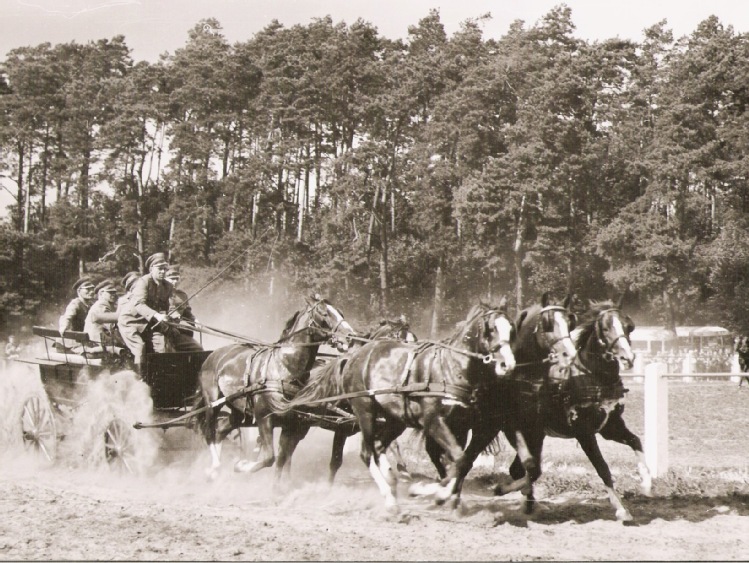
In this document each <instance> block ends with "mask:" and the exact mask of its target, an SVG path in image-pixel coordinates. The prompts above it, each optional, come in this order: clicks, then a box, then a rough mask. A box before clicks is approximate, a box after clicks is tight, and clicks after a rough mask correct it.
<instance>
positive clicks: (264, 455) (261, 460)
mask: <svg viewBox="0 0 749 563" xmlns="http://www.w3.org/2000/svg"><path fill="white" fill-rule="evenodd" d="M257 421H258V422H257V430H258V435H259V438H258V439H259V440H260V452H259V453H258V457H257V461H249V460H247V459H240V460H239V461H237V463H235V464H234V471H236V472H237V473H255V472H256V471H260V470H261V469H265V468H266V467H270V466H271V465H273V463H274V462H275V461H276V456H275V453H274V451H273V419H272V417H271V416H258V417H257Z"/></svg>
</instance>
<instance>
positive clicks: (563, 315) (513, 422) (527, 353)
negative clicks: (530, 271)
mask: <svg viewBox="0 0 749 563" xmlns="http://www.w3.org/2000/svg"><path fill="white" fill-rule="evenodd" d="M569 304H570V298H569V297H568V298H567V299H566V300H565V301H564V303H563V304H561V305H559V304H556V303H554V302H552V300H551V297H550V295H549V294H548V293H546V294H544V295H543V296H542V298H541V303H540V304H534V305H532V306H530V307H528V308H526V309H524V310H523V311H521V312H520V314H519V315H518V316H517V318H516V321H515V327H516V331H517V336H515V338H514V339H513V340H512V353H513V355H514V359H515V362H516V365H515V368H514V369H513V370H512V371H511V372H510V373H509V374H508V376H507V377H504V378H501V379H499V380H496V381H493V382H491V384H486V385H484V387H483V389H482V392H481V393H478V394H477V396H476V402H475V408H474V410H473V412H461V411H455V412H453V413H451V415H450V417H448V424H449V425H450V428H451V430H453V431H454V432H455V435H456V436H457V437H458V439H459V441H460V443H461V444H465V443H466V441H467V438H468V433H469V431H470V433H471V441H470V442H469V444H468V446H467V447H466V449H465V453H464V456H463V458H462V459H461V460H460V465H459V472H458V480H457V483H456V486H455V488H454V491H453V494H454V496H453V506H454V507H457V506H458V504H459V502H460V492H461V487H462V483H463V480H464V479H465V476H466V475H467V474H468V472H469V471H470V469H471V467H472V466H473V462H474V461H475V460H476V458H477V457H478V455H479V454H480V453H481V452H483V451H484V450H486V449H487V448H488V447H489V446H490V445H491V444H492V442H493V441H495V440H496V439H497V436H498V434H499V432H500V431H503V432H504V433H505V435H506V436H507V439H508V440H509V441H510V443H511V444H512V445H513V447H515V449H516V450H517V451H518V454H519V456H520V459H521V460H522V461H521V467H524V468H526V469H527V470H528V473H530V474H536V472H537V467H538V466H539V461H537V459H538V458H539V457H540V454H541V449H540V444H539V445H538V446H536V444H535V442H534V441H533V440H532V439H531V440H529V439H527V438H526V433H527V434H528V436H529V437H530V438H533V437H534V436H535V433H534V432H533V429H534V423H536V421H537V418H538V412H537V406H538V404H537V401H536V400H534V394H535V393H537V390H538V389H540V387H541V384H542V382H543V381H544V379H545V377H546V376H547V374H548V371H549V369H550V367H551V365H552V363H555V364H557V365H559V366H561V367H563V368H569V366H570V365H571V364H572V362H573V360H574V358H575V355H576V353H577V352H576V350H575V347H574V345H573V343H572V339H571V337H570V330H571V327H574V322H573V315H572V314H571V312H570V310H569ZM426 450H427V453H428V455H429V457H430V459H431V460H432V463H434V466H435V467H436V468H437V472H438V474H439V476H440V478H441V479H442V480H443V482H444V480H445V478H446V477H447V475H448V473H447V470H446V468H445V464H444V462H443V455H444V448H442V447H441V446H440V445H439V444H438V443H437V442H436V441H435V440H433V439H431V438H430V437H429V436H427V437H426ZM529 486H530V481H528V480H522V481H518V482H516V483H513V484H512V487H514V489H513V490H518V489H520V488H524V489H525V490H529ZM432 488H433V486H428V485H427V486H425V485H422V484H416V485H414V486H412V487H411V489H410V490H409V492H410V493H411V494H415V495H421V494H431V491H432Z"/></svg>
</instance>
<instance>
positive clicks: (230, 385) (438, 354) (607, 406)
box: [22, 296, 650, 520]
mask: <svg viewBox="0 0 749 563" xmlns="http://www.w3.org/2000/svg"><path fill="white" fill-rule="evenodd" d="M574 323H575V316H574V315H573V314H572V313H571V311H570V310H569V307H568V304H567V303H566V302H565V303H564V304H554V303H552V302H550V301H549V300H548V299H547V297H546V296H544V299H542V301H541V303H540V304H535V305H533V306H531V307H529V308H527V309H525V310H523V311H521V312H520V313H519V314H518V316H517V318H516V320H515V321H514V322H513V321H511V320H510V318H509V316H508V313H507V310H506V306H505V305H503V304H500V305H499V306H496V307H495V306H489V305H486V304H484V303H480V304H479V305H476V306H474V307H473V308H472V309H471V310H470V311H469V313H468V315H467V317H466V319H465V320H464V321H463V322H461V323H459V324H458V327H457V330H456V331H455V333H454V334H453V335H452V336H450V337H448V338H446V339H444V340H441V341H439V342H436V341H424V342H421V343H419V344H414V343H408V342H401V341H400V340H401V337H395V338H393V337H392V336H390V337H388V336H386V337H385V338H379V337H375V338H369V337H367V338H362V337H361V336H360V335H359V334H357V333H356V331H355V330H354V329H353V328H352V327H351V325H350V324H349V323H348V322H347V321H345V319H344V318H343V315H342V314H341V313H340V312H339V311H338V310H337V309H336V308H335V307H334V306H333V305H332V304H330V303H329V302H328V301H327V300H325V299H321V298H319V296H315V297H313V298H312V299H308V300H307V305H306V307H304V308H303V309H301V310H299V311H297V312H296V313H295V314H294V315H293V316H292V317H291V318H290V319H289V320H288V322H287V324H286V326H285V328H284V330H283V332H282V334H281V337H280V338H279V340H278V341H276V342H274V343H269V344H268V343H261V342H256V341H250V340H249V339H247V341H245V342H240V343H237V344H232V345H229V346H224V347H221V348H218V349H217V350H215V351H213V352H200V353H189V352H187V353H173V354H153V355H149V356H148V357H147V364H146V367H145V369H144V370H143V372H144V374H143V377H144V380H145V382H146V383H147V384H148V385H149V386H150V390H151V399H152V401H153V407H154V409H153V410H154V413H156V414H158V416H156V417H154V418H155V420H153V421H149V422H145V423H141V422H137V423H135V424H134V425H130V426H128V425H126V424H124V423H123V422H122V421H119V420H117V419H113V420H111V421H110V422H108V423H107V425H106V426H105V428H104V431H103V432H102V433H101V438H102V440H103V441H104V444H105V447H104V451H105V456H106V459H107V460H108V461H110V462H117V461H122V462H123V464H124V465H127V458H128V455H129V452H128V448H127V433H128V432H130V431H131V430H132V426H134V427H135V428H137V429H139V428H161V429H166V428H170V427H173V426H191V427H195V428H196V429H199V430H200V432H201V434H202V436H203V438H204V439H205V442H206V443H207V445H208V448H209V451H210V454H211V461H212V464H211V466H210V467H209V468H208V470H207V474H208V475H209V477H211V478H214V477H215V476H216V475H217V473H218V470H219V467H220V456H221V444H222V441H223V440H224V439H225V438H226V437H227V436H228V435H229V434H230V433H231V432H232V431H234V430H237V429H241V428H247V427H255V428H257V431H258V435H259V439H258V446H259V453H258V455H257V458H256V459H255V460H253V461H250V460H239V461H238V462H237V463H236V464H235V471H240V472H255V471H258V470H260V469H263V468H266V467H270V466H273V465H275V467H276V476H277V480H280V479H281V477H282V475H283V474H284V472H285V470H287V469H288V465H289V461H290V459H291V456H292V455H293V453H294V450H295V448H296V447H297V445H298V444H299V442H300V441H301V440H302V439H303V438H304V437H305V435H306V434H307V432H308V431H309V429H310V428H311V427H312V426H319V427H323V428H327V429H330V430H333V431H334V432H335V438H334V445H333V454H332V456H331V462H330V469H331V471H330V479H331V480H332V479H333V476H334V475H335V472H336V471H337V469H338V468H339V467H340V464H341V461H342V450H343V443H344V441H345V439H346V438H347V437H348V436H350V435H352V434H354V433H356V432H359V431H361V432H362V459H363V460H364V461H365V463H366V464H367V465H368V468H369V471H370V473H371V474H372V476H373V478H374V480H375V482H376V484H377V486H378V487H379V489H380V491H381V493H382V494H383V496H384V498H385V501H386V506H388V507H389V508H392V509H396V510H397V501H396V483H397V477H395V476H394V473H393V472H392V471H391V467H390V464H389V462H388V460H387V458H386V456H385V455H384V454H385V451H386V450H387V448H388V446H389V445H390V444H392V443H393V442H394V441H395V440H396V439H397V437H398V436H399V435H400V434H401V433H402V432H403V431H404V430H405V429H406V428H408V427H411V428H414V429H416V430H418V431H421V432H423V433H424V435H425V439H426V442H425V445H426V452H427V454H428V455H429V457H430V459H431V460H432V462H433V463H434V465H435V467H436V468H437V471H438V473H439V476H440V479H439V480H438V481H437V482H436V483H434V484H432V485H431V486H424V487H412V490H411V492H412V493H413V494H422V493H423V494H429V495H432V496H433V497H434V498H435V499H436V500H437V501H438V502H444V501H446V500H447V499H448V498H452V499H453V500H454V502H455V505H456V506H457V503H458V502H459V499H460V492H461V487H462V483H463V481H464V480H465V478H466V475H467V474H468V472H469V471H470V470H471V467H472V465H473V462H474V461H475V459H476V458H477V456H478V455H479V454H480V453H482V452H483V451H484V450H485V449H486V448H487V447H488V446H490V444H491V442H492V441H493V440H494V439H496V437H497V435H498V433H499V432H502V433H504V435H505V436H506V437H507V439H508V440H509V442H510V443H511V444H512V446H513V447H514V448H515V450H516V451H517V457H516V459H515V461H514V462H513V464H512V466H511V468H510V475H511V477H512V479H513V482H512V483H510V484H509V485H502V484H500V485H497V487H496V488H495V493H496V494H504V493H506V492H510V491H516V490H522V491H523V493H524V495H525V496H526V503H525V505H526V509H527V510H529V511H530V510H531V509H532V507H533V504H534V498H533V482H534V481H535V480H536V479H537V478H538V477H539V476H540V464H539V463H538V462H539V460H540V457H541V451H542V447H543V441H544V436H545V435H546V433H547V432H552V433H553V434H554V435H557V436H566V437H569V438H575V439H577V440H578V442H579V443H580V444H581V446H582V447H583V449H584V451H585V453H586V454H587V455H588V457H589V459H590V460H591V462H592V463H593V465H594V466H595V468H596V470H597V472H598V474H599V476H600V477H601V479H602V480H603V482H604V485H605V487H606V489H607V491H608V493H609V495H610V498H611V503H612V505H613V506H614V507H615V509H616V514H617V518H619V519H623V520H626V519H629V518H631V516H630V515H629V513H628V512H627V511H626V509H625V508H624V506H623V505H622V503H621V500H620V499H619V497H618V495H617V494H616V493H615V492H614V489H613V480H612V479H611V474H610V471H609V469H608V466H607V464H606V462H605V461H604V460H603V457H602V455H601V453H600V451H599V450H598V446H597V445H596V441H595V435H596V434H597V433H600V434H601V435H602V436H603V437H605V438H607V439H611V440H615V441H618V442H621V443H624V444H627V445H628V446H630V447H631V448H632V449H633V450H634V451H635V452H636V453H637V454H638V459H639V460H640V462H641V463H640V464H639V465H638V468H639V469H640V471H641V475H642V478H643V488H644V489H645V490H647V489H648V488H649V485H650V478H649V475H648V473H647V467H646V466H645V465H644V462H643V461H642V460H643V455H642V447H641V444H640V442H639V439H638V438H637V437H636V436H634V435H633V434H632V433H631V432H629V430H627V428H626V426H625V425H624V422H623V420H622V418H621V414H622V407H621V404H620V401H621V399H622V398H623V394H624V390H623V387H622V386H621V379H620V378H619V363H620V362H622V361H624V362H625V363H628V364H629V365H630V366H631V363H632V361H633V359H634V356H633V354H632V350H631V347H630V345H629V334H630V333H631V331H632V328H633V325H632V324H631V321H629V319H628V318H627V317H626V316H625V315H623V314H622V313H621V312H620V310H619V306H618V305H615V304H613V303H611V302H602V303H598V304H595V305H594V304H591V308H590V310H589V311H587V312H586V315H585V317H584V323H583V325H582V330H581V332H580V336H578V337H577V340H575V341H573V338H572V337H571V332H570V331H571V330H572V328H574V326H573V325H574ZM219 332H220V331H219ZM35 333H36V334H38V335H39V336H42V337H44V338H45V341H47V340H48V339H52V338H56V337H58V335H57V333H56V332H54V331H52V330H49V329H35ZM223 334H224V335H229V333H223ZM65 336H66V337H68V336H69V335H68V334H67V333H66V335H65ZM84 336H85V335H84ZM233 336H236V335H233ZM70 337H71V338H73V339H74V340H75V339H78V338H83V336H81V335H80V334H75V333H73V334H70ZM355 340H360V341H361V342H363V345H362V346H359V347H357V349H356V350H355V351H349V352H347V353H344V354H341V355H340V356H334V357H333V358H332V359H328V360H327V361H325V362H323V363H322V365H319V364H320V362H319V360H320V357H319V355H318V352H319V348H320V346H321V345H323V344H333V345H339V346H340V347H341V348H345V347H348V346H350V345H351V343H352V342H353V341H355ZM78 342H79V343H83V341H82V340H79V341H78ZM101 360H102V361H101V362H99V363H97V362H95V361H94V359H93V358H88V357H87V356H85V355H82V359H81V358H77V359H76V361H72V360H71V358H70V357H68V355H67V353H65V352H64V353H63V357H62V358H61V357H59V355H58V354H51V353H50V352H48V353H47V358H46V359H44V360H39V361H36V362H34V363H38V364H39V366H40V373H41V376H42V382H43V383H44V387H45V390H46V392H47V398H45V399H44V400H42V399H40V398H38V397H37V398H36V399H35V400H32V401H31V402H27V403H25V404H24V410H23V415H22V417H23V430H22V434H23V439H24V442H26V443H27V444H28V445H30V446H33V447H34V448H35V449H37V450H39V451H41V452H42V453H43V454H45V455H46V456H47V457H49V458H52V457H53V454H50V450H51V446H52V444H53V443H54V442H55V441H56V438H57V437H56V433H57V432H56V426H55V419H54V416H53V412H52V411H53V410H54V413H55V415H56V414H58V411H60V412H63V411H64V410H65V409H64V408H63V407H66V406H68V407H69V403H70V402H71V401H74V400H75V396H76V395H77V391H76V386H78V385H79V384H80V381H81V376H82V375H83V376H85V379H86V380H91V379H95V378H96V376H97V374H101V373H103V372H104V371H105V370H107V369H108V368H109V370H110V371H111V368H112V365H108V362H110V361H112V358H109V359H106V358H101ZM114 360H115V363H116V358H115V359H114ZM115 367H116V366H115ZM315 367H317V369H314V368H315ZM513 368H514V369H513ZM60 389H62V391H60ZM66 390H67V391H66ZM70 390H72V398H71V397H69V396H68V395H66V392H68V391H70ZM552 399H559V400H552ZM66 402H67V403H68V404H67V405H66ZM74 406H75V405H74V404H73V407H74ZM274 428H280V430H281V432H280V439H279V442H278V456H277V457H276V451H275V447H274V439H273V430H274ZM469 436H470V439H469ZM277 482H278V481H277Z"/></svg>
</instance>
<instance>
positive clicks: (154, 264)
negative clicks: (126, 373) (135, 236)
mask: <svg viewBox="0 0 749 563" xmlns="http://www.w3.org/2000/svg"><path fill="white" fill-rule="evenodd" d="M146 268H148V274H146V275H145V276H143V277H141V278H138V279H137V280H136V281H135V283H134V284H133V288H132V296H131V297H130V301H129V302H128V303H127V304H126V305H125V306H124V308H123V311H122V313H121V314H120V317H119V319H118V320H117V326H118V328H119V330H120V335H121V336H122V339H123V340H124V341H125V343H126V344H127V346H128V348H129V349H130V351H131V352H132V353H133V356H134V359H135V370H136V372H138V373H139V374H142V366H143V362H144V361H145V358H146V352H147V351H154V352H160V353H161V352H166V345H167V340H166V337H167V335H168V337H169V343H170V344H172V345H173V346H174V348H175V349H176V350H177V351H189V350H194V349H195V348H194V345H195V344H197V343H196V342H195V341H194V340H192V338H189V337H187V336H185V335H183V334H181V333H180V332H179V331H176V330H170V329H169V326H168V325H167V324H166V322H167V321H169V320H179V313H177V312H176V311H172V312H171V313H170V305H169V299H170V297H171V295H172V291H173V289H174V286H173V285H172V284H171V283H170V282H169V281H168V280H167V279H166V271H167V270H168V268H169V264H168V263H167V261H166V256H165V255H164V254H163V253H162V252H157V253H156V254H153V255H151V256H149V257H148V260H146Z"/></svg>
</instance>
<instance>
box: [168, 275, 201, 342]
mask: <svg viewBox="0 0 749 563" xmlns="http://www.w3.org/2000/svg"><path fill="white" fill-rule="evenodd" d="M166 279H167V280H168V281H170V282H171V283H172V285H173V286H174V291H173V292H172V297H171V298H170V299H169V310H170V311H177V312H178V313H179V315H180V317H181V319H182V320H183V321H185V322H186V323H187V324H194V323H195V315H194V314H193V312H192V307H190V298H189V297H188V296H187V293H185V292H184V291H182V290H181V289H179V288H178V287H177V286H178V285H179V282H180V280H181V279H182V276H180V271H179V266H178V265H176V264H171V265H170V266H169V269H168V270H167V271H166ZM179 331H180V332H181V333H182V334H184V335H185V336H189V337H191V338H192V335H193V331H191V330H188V329H186V328H180V329H179Z"/></svg>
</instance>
